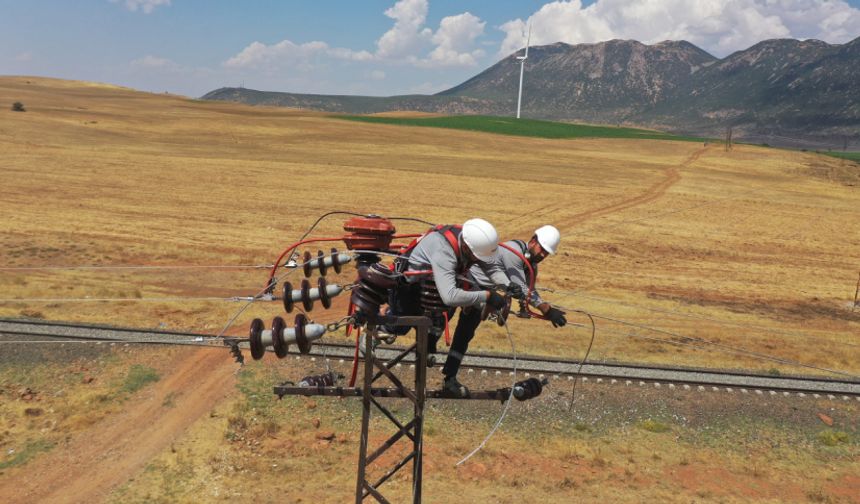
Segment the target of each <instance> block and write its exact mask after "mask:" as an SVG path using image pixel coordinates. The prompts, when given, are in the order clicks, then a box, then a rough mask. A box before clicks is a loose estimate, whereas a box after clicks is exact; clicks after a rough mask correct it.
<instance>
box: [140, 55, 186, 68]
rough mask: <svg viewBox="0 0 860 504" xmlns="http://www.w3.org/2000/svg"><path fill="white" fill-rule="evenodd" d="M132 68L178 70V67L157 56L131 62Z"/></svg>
mask: <svg viewBox="0 0 860 504" xmlns="http://www.w3.org/2000/svg"><path fill="white" fill-rule="evenodd" d="M131 66H132V67H134V68H162V69H165V68H178V67H179V65H178V64H176V63H174V62H173V61H171V60H169V59H166V58H159V57H157V56H144V57H143V58H139V59H136V60H134V61H132V62H131Z"/></svg>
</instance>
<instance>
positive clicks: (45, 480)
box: [0, 349, 236, 503]
mask: <svg viewBox="0 0 860 504" xmlns="http://www.w3.org/2000/svg"><path fill="white" fill-rule="evenodd" d="M235 366H236V365H235V364H234V363H233V362H232V360H231V359H230V358H229V357H228V356H227V355H226V354H225V353H224V352H218V351H213V350H212V349H199V350H196V351H193V352H190V353H189V354H188V355H187V357H185V358H183V359H181V360H180V361H179V362H178V364H177V366H176V367H175V368H174V371H173V372H172V373H171V374H169V375H167V376H165V377H163V378H162V379H161V380H160V381H159V382H158V383H156V384H155V385H153V386H152V387H150V388H147V389H144V390H143V391H141V392H139V393H138V394H137V395H136V396H135V397H133V398H131V399H130V400H129V401H128V402H127V404H126V407H125V408H124V409H123V411H122V412H120V413H118V414H115V415H111V416H109V417H107V418H105V419H104V420H102V421H100V422H98V423H96V424H95V425H93V426H92V427H91V428H89V429H87V430H86V431H84V432H82V433H80V434H79V435H77V436H75V437H74V438H73V439H72V440H71V441H69V443H68V444H66V445H65V446H58V447H56V448H55V449H54V450H53V451H51V452H50V453H49V454H47V455H46V456H44V457H42V458H40V459H38V460H35V461H33V462H32V463H30V464H28V465H27V466H26V467H25V468H24V469H23V470H22V471H20V472H18V473H17V474H14V475H12V476H11V477H10V478H8V479H4V480H3V481H2V482H0V502H15V503H29V502H52V503H54V502H56V503H64V502H69V503H72V502H75V503H77V502H100V501H103V500H104V499H105V498H106V497H107V496H108V495H109V493H110V491H111V490H112V489H113V488H115V487H117V486H118V485H121V484H123V483H125V482H126V481H128V479H129V478H131V477H132V476H134V475H135V474H137V473H138V472H139V471H141V470H142V469H143V468H144V467H145V466H146V464H147V462H148V461H149V460H150V459H151V458H152V457H154V456H156V455H157V454H158V453H159V452H160V451H161V450H163V449H164V448H165V447H167V446H168V445H169V444H170V443H171V442H173V441H174V440H175V439H176V438H178V437H179V436H181V435H182V433H183V432H184V431H185V429H186V428H188V426H190V425H191V424H192V423H194V421H195V420H197V419H198V418H199V417H200V416H201V415H205V414H207V413H209V411H211V410H212V408H213V407H215V406H216V405H217V404H218V403H219V402H220V401H221V400H222V399H224V398H225V397H226V396H227V395H228V394H230V393H231V392H232V391H234V390H235V387H234V374H233V372H234V371H235ZM168 396H170V400H168V401H165V399H167V398H168Z"/></svg>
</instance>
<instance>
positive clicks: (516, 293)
mask: <svg viewBox="0 0 860 504" xmlns="http://www.w3.org/2000/svg"><path fill="white" fill-rule="evenodd" d="M505 294H508V295H510V296H511V297H512V298H516V299H522V298H523V296H525V295H526V293H525V292H523V288H522V287H520V284H518V283H515V282H511V283H509V284H508V287H507V288H506V289H505Z"/></svg>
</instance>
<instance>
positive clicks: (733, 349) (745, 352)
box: [557, 306, 860, 378]
mask: <svg viewBox="0 0 860 504" xmlns="http://www.w3.org/2000/svg"><path fill="white" fill-rule="evenodd" d="M557 308H559V309H561V310H568V311H582V310H573V309H570V308H565V307H562V306H557ZM588 313H590V314H591V315H592V316H594V318H598V319H601V320H606V321H609V322H615V323H617V324H621V325H625V326H629V327H636V328H638V329H644V330H647V331H652V332H656V333H659V334H665V335H667V336H672V337H673V338H680V339H681V340H682V342H684V341H695V342H697V343H701V344H703V345H708V346H711V347H714V348H717V349H720V350H721V351H725V352H729V353H734V354H740V355H746V356H748V357H752V358H755V359H760V360H766V361H771V362H777V363H780V364H785V365H789V366H797V367H803V368H807V369H814V370H816V371H822V372H826V373H832V374H837V375H841V376H847V377H849V378H860V377H858V376H856V375H852V374H850V373H847V372H845V371H839V370H836V369H829V368H825V367H819V366H814V365H812V364H804V363H802V362H798V361H793V360H790V359H783V358H781V357H776V356H773V355H768V354H764V353H761V352H756V351H753V350H748V349H746V348H743V347H735V346H732V345H726V344H724V343H719V342H717V341H711V340H707V339H704V338H697V337H694V336H687V335H683V334H679V333H675V332H672V331H667V330H665V329H659V328H656V327H650V326H646V325H643V324H636V323H633V322H627V321H625V320H620V319H616V318H612V317H607V316H605V315H597V314H595V313H594V312H588Z"/></svg>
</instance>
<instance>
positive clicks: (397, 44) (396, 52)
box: [376, 0, 433, 60]
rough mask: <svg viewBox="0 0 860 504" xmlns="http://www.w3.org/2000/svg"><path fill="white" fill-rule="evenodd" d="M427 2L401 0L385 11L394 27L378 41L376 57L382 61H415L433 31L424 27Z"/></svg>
mask: <svg viewBox="0 0 860 504" xmlns="http://www.w3.org/2000/svg"><path fill="white" fill-rule="evenodd" d="M427 8H428V5H427V0H400V1H399V2H397V3H395V4H394V6H393V7H390V8H389V9H387V10H386V11H385V15H386V16H388V17H390V18H391V19H393V20H394V26H393V27H391V29H390V30H388V31H387V32H385V33H383V34H382V36H381V37H379V40H377V41H376V56H377V57H378V58H380V59H383V60H384V59H404V58H405V59H415V54H416V53H417V52H419V51H421V50H422V49H424V48H425V47H426V46H427V44H428V43H429V41H430V38H431V37H432V35H433V31H432V30H430V29H429V28H425V27H424V21H425V20H426V19H427Z"/></svg>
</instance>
